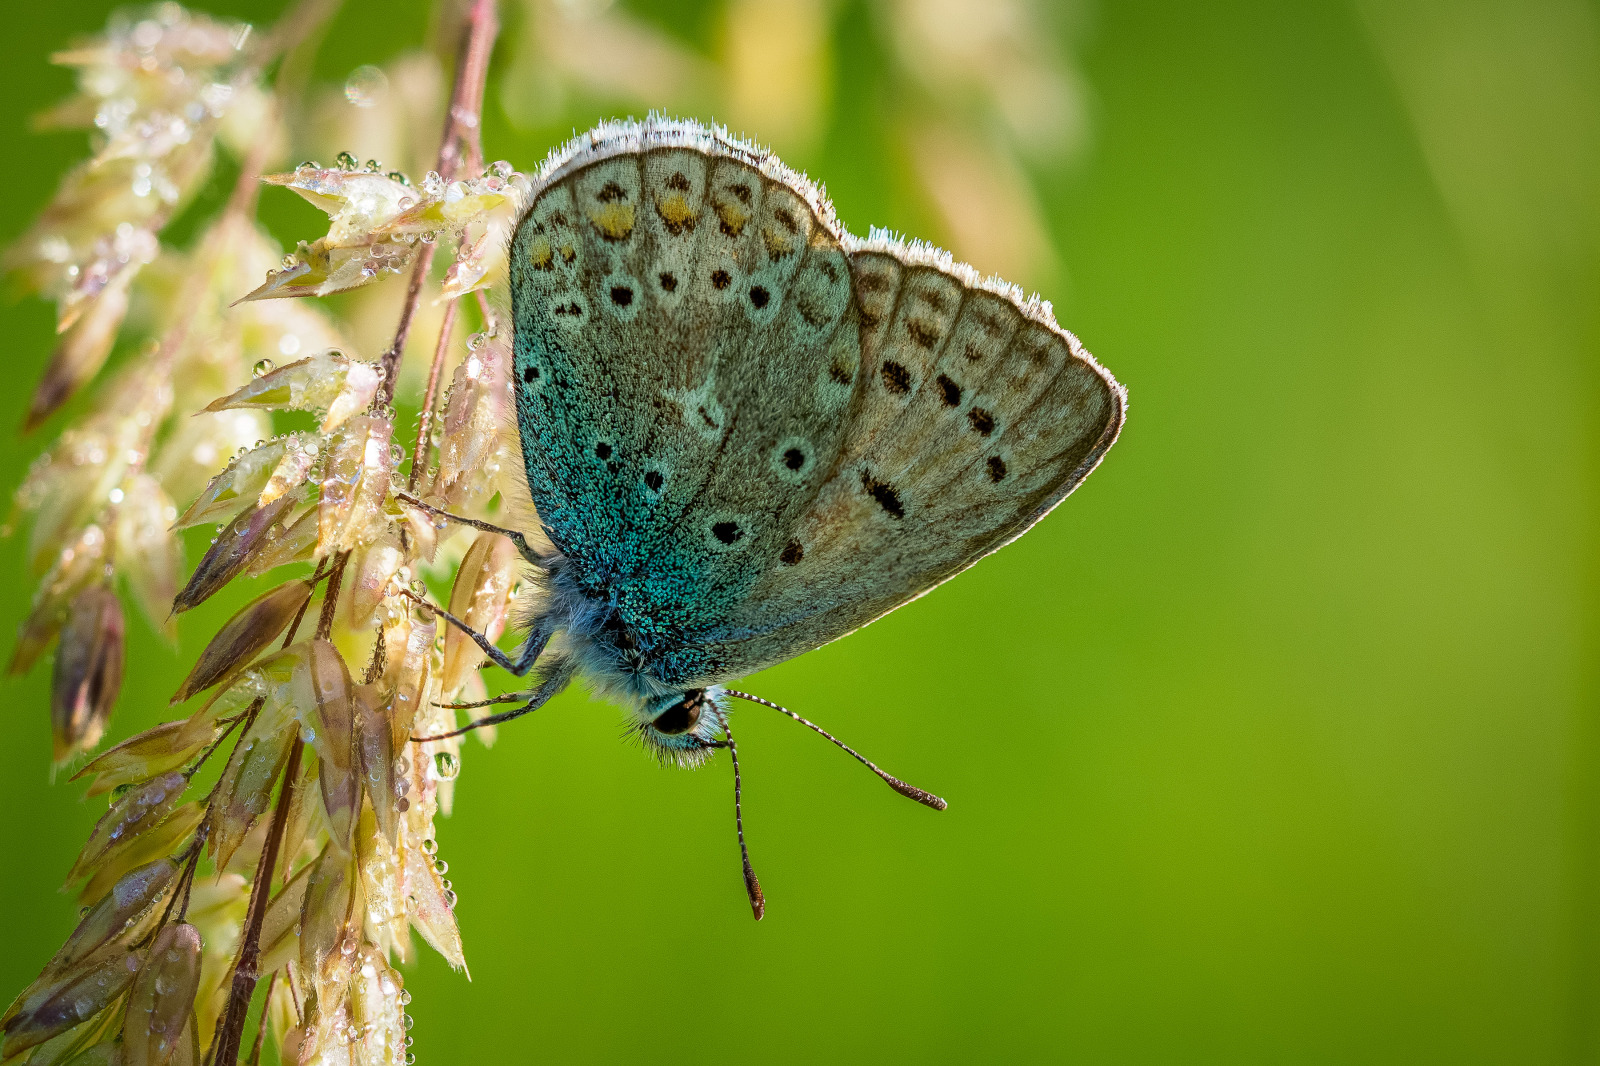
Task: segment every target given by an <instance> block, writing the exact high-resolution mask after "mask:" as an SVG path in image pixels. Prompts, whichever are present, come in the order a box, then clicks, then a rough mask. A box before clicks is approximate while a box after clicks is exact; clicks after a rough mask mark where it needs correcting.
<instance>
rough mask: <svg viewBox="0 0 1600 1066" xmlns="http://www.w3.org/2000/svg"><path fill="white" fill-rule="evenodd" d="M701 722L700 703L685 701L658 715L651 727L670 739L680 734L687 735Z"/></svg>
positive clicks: (697, 701)
mask: <svg viewBox="0 0 1600 1066" xmlns="http://www.w3.org/2000/svg"><path fill="white" fill-rule="evenodd" d="M699 721H700V701H699V700H688V699H686V700H684V701H683V702H682V703H675V704H673V705H672V706H671V707H668V708H667V709H666V710H664V711H662V712H661V713H660V714H658V715H656V717H655V721H653V722H651V723H650V725H651V727H652V728H654V729H655V731H656V732H657V733H665V734H666V735H667V736H669V737H673V736H677V735H678V734H679V733H687V732H688V731H689V730H691V729H693V728H694V727H695V724H696V723H697V722H699Z"/></svg>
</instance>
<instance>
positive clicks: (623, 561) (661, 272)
mask: <svg viewBox="0 0 1600 1066" xmlns="http://www.w3.org/2000/svg"><path fill="white" fill-rule="evenodd" d="M596 154H597V155H601V156H602V157H601V158H598V159H594V160H585V159H582V158H579V159H576V160H574V161H573V164H572V165H571V166H569V167H567V168H565V169H564V171H558V172H557V174H556V175H555V176H554V177H553V180H550V181H548V182H547V183H545V184H544V185H543V186H542V187H541V188H540V189H538V191H537V192H536V193H535V195H534V198H533V200H532V202H531V204H530V207H529V210H528V213H527V215H526V217H525V221H524V222H523V224H522V225H521V226H519V228H518V231H517V234H516V236H515V238H514V240H513V247H512V257H513V265H512V270H513V275H512V284H513V287H514V291H515V293H516V298H515V301H514V302H515V306H516V309H517V321H516V330H515V335H516V345H515V352H516V356H515V360H516V375H517V382H518V393H517V399H518V416H519V429H520V430H521V432H522V435H523V439H524V450H525V453H526V458H527V466H528V475H529V488H530V490H531V492H532V495H533V499H534V502H535V504H536V506H537V507H538V509H539V514H540V518H541V521H543V522H544V524H545V525H546V526H547V527H548V528H549V529H550V532H551V535H552V539H553V540H554V541H555V543H556V544H557V545H559V546H560V547H561V548H562V550H563V551H564V553H565V554H567V556H568V557H569V558H570V559H571V560H572V562H573V563H574V565H575V567H576V569H577V571H578V572H579V573H580V574H581V575H582V577H583V579H584V580H585V581H586V582H587V584H588V586H589V587H590V588H592V591H593V592H594V594H595V596H596V598H597V599H600V600H604V601H607V602H608V604H609V605H610V606H615V607H616V608H617V609H618V611H619V612H620V614H621V616H622V617H623V619H624V621H626V622H627V623H628V624H629V625H631V626H633V627H635V628H636V629H638V630H639V631H640V632H641V633H642V634H643V635H644V637H645V639H646V640H647V641H650V642H652V646H653V647H654V648H655V649H657V650H658V651H659V653H660V655H659V657H660V658H661V661H660V662H659V663H658V664H657V666H658V667H659V669H660V670H661V671H662V672H664V673H665V672H677V673H682V672H684V671H690V672H693V671H702V672H703V671H705V670H715V669H718V667H717V665H716V664H715V663H714V662H711V661H710V660H708V658H707V656H706V655H705V654H704V653H703V652H700V651H697V650H696V649H697V648H698V647H699V646H700V642H699V641H697V639H696V636H695V635H696V634H698V633H701V632H705V631H708V630H709V629H712V628H715V627H717V626H718V625H720V623H721V622H722V621H723V620H724V619H726V617H727V614H728V612H729V611H730V610H731V609H732V607H733V605H735V604H736V603H738V602H741V601H742V600H743V599H744V598H745V595H746V593H747V590H748V588H749V586H750V585H751V584H753V583H754V582H755V581H756V580H758V579H759V577H760V575H761V573H762V571H763V570H764V565H763V563H764V561H765V560H767V559H769V558H770V559H772V560H776V559H777V558H778V556H779V555H780V553H781V551H782V547H783V544H784V543H786V541H785V540H784V537H785V536H786V531H787V529H788V528H789V527H791V526H792V525H793V524H794V522H795V521H796V520H797V519H798V516H799V514H800V513H801V512H802V511H803V510H804V509H805V507H807V506H808V505H809V503H810V499H811V496H812V495H814V492H815V488H816V485H817V484H818V483H819V481H820V473H821V472H822V471H826V470H829V469H831V468H832V467H833V465H835V457H836V455H837V453H838V451H839V449H840V447H841V445H842V439H843V425H844V420H843V419H842V417H841V416H842V414H843V413H844V410H845V408H846V407H848V405H849V403H850V400H851V397H852V396H853V393H854V384H855V376H856V373H857V369H858V367H859V365H860V357H859V351H858V348H859V340H858V330H857V327H856V323H855V320H854V317H853V311H852V305H851V302H850V290H851V285H850V274H849V264H848V260H847V258H846V255H845V253H844V251H843V250H842V248H841V247H840V245H839V242H838V239H837V238H836V236H835V235H834V234H833V232H832V231H831V230H830V229H829V228H828V226H827V225H826V224H824V222H823V221H822V220H821V219H819V218H818V217H817V215H816V213H815V210H814V208H813V207H812V205H811V204H810V203H808V202H807V200H806V199H805V197H804V196H803V195H800V194H798V193H797V192H796V191H795V190H794V189H792V188H790V187H789V186H787V185H786V184H784V183H783V182H781V181H777V180H774V179H773V178H772V177H770V176H768V175H766V174H763V173H762V172H761V171H760V170H759V169H758V168H756V167H755V166H752V165H751V163H750V162H749V161H747V160H745V159H742V158H736V157H733V156H731V155H724V156H718V155H713V154H710V153H707V152H706V151H703V150H696V149H695V148H693V147H689V146H673V145H670V144H664V145H660V146H657V147H654V148H651V149H647V150H641V151H621V152H616V153H615V154H612V155H610V156H609V157H604V155H603V154H602V153H596ZM841 379H842V380H841ZM668 660H670V661H668Z"/></svg>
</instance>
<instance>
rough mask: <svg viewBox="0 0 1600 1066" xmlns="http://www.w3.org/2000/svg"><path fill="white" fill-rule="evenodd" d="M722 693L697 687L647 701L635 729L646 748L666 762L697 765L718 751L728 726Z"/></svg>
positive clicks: (640, 712)
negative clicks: (720, 698)
mask: <svg viewBox="0 0 1600 1066" xmlns="http://www.w3.org/2000/svg"><path fill="white" fill-rule="evenodd" d="M721 695H722V690H721V689H720V688H718V687H716V686H713V687H711V688H695V689H690V690H688V691H687V692H675V693H670V694H668V695H665V696H658V697H656V698H655V699H652V700H647V701H645V703H643V704H642V705H641V707H640V710H639V712H638V719H637V721H636V724H635V729H636V731H637V732H638V734H639V738H640V739H641V740H643V741H644V744H645V747H647V748H649V749H650V750H651V751H653V752H655V754H656V756H657V757H658V758H660V759H661V760H662V761H663V762H673V763H677V764H678V765H680V766H698V765H700V764H701V763H703V762H704V761H705V760H706V759H707V758H708V757H709V756H710V754H711V752H713V751H715V750H716V749H717V748H719V747H721V746H722V744H721V741H720V740H719V739H718V738H719V737H720V736H721V734H722V733H723V732H724V731H725V729H726V727H727V715H728V712H727V711H726V710H725V709H724V708H723V707H722V705H721V703H720V702H719V699H718V697H720V696H721Z"/></svg>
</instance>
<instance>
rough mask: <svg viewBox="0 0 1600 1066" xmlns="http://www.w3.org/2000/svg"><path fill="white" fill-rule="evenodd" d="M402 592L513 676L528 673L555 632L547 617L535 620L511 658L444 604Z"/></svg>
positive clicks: (522, 675)
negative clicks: (458, 632) (446, 608)
mask: <svg viewBox="0 0 1600 1066" xmlns="http://www.w3.org/2000/svg"><path fill="white" fill-rule="evenodd" d="M401 595H403V596H405V597H406V598H407V599H408V600H410V601H411V602H412V603H415V604H416V605H417V606H419V607H421V608H423V609H424V610H428V611H432V612H433V613H434V614H436V615H438V616H439V617H440V618H443V619H444V620H445V621H446V622H449V623H450V624H451V625H453V626H455V627H456V628H457V629H459V630H461V632H463V633H465V634H466V635H467V636H469V637H471V638H472V642H473V643H474V644H476V645H477V646H478V647H479V648H480V649H481V650H482V651H483V654H485V655H487V656H488V657H489V658H490V659H492V660H493V661H494V664H495V665H496V666H498V667H500V669H502V670H504V671H506V672H507V673H509V674H511V675H512V676H513V677H526V676H527V675H528V671H529V670H532V669H533V664H534V663H535V662H537V661H538V660H539V656H540V655H541V654H543V653H544V649H545V645H547V644H549V643H550V637H551V635H552V634H553V633H554V632H555V624H554V623H553V622H551V621H550V620H549V619H548V618H546V617H541V618H538V619H535V620H534V623H533V629H532V630H531V631H530V632H529V633H528V639H527V640H526V641H525V642H524V643H523V645H522V650H521V651H519V652H518V653H517V657H516V658H515V659H513V658H511V656H509V655H507V654H506V653H505V652H503V651H501V650H500V649H499V648H497V647H495V646H494V642H493V641H492V640H490V639H489V638H488V637H486V636H484V635H483V634H482V633H480V632H478V631H477V630H476V629H473V628H472V627H471V626H469V625H467V623H465V622H463V621H462V620H461V619H459V618H457V617H456V616H455V615H453V614H451V613H450V612H449V611H447V610H445V609H444V608H443V607H440V606H438V605H437V604H433V603H429V602H428V601H427V600H425V599H423V598H422V597H421V596H418V595H417V594H416V593H414V592H412V591H411V590H410V589H403V590H401Z"/></svg>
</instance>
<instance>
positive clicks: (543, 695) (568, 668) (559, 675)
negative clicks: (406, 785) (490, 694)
mask: <svg viewBox="0 0 1600 1066" xmlns="http://www.w3.org/2000/svg"><path fill="white" fill-rule="evenodd" d="M573 670H574V666H573V663H572V660H570V659H567V658H562V659H560V660H559V661H558V662H557V663H556V664H555V667H554V668H553V669H552V670H551V671H550V672H549V673H548V674H546V675H545V677H544V679H543V680H542V681H540V682H539V684H538V685H536V686H535V687H534V688H533V690H532V691H531V692H519V693H515V694H513V695H512V697H511V699H507V700H485V701H484V703H497V702H511V700H514V699H520V698H522V697H524V696H526V697H527V698H528V702H527V703H524V704H523V705H522V706H521V707H518V708H517V709H516V710H514V711H502V712H501V713H499V714H491V715H489V717H487V718H479V719H478V720H477V721H475V722H469V723H468V724H466V725H464V726H462V727H461V728H460V729H452V730H450V731H449V732H448V733H436V734H434V735H433V736H431V737H412V738H411V743H413V744H425V743H427V742H428V741H430V740H449V739H450V738H451V737H459V736H461V735H462V734H463V733H470V732H471V731H472V730H474V729H482V728H483V727H484V726H486V725H499V724H500V723H501V722H509V721H511V719H513V718H521V717H522V716H523V715H525V714H530V713H532V712H533V711H537V710H538V709H539V708H540V707H543V706H544V705H545V704H547V703H549V702H550V699H551V697H553V696H555V695H557V694H558V693H559V692H561V690H563V689H565V688H566V687H567V685H568V684H569V683H571V681H572V674H573ZM465 706H468V707H472V706H482V704H466V705H465Z"/></svg>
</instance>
